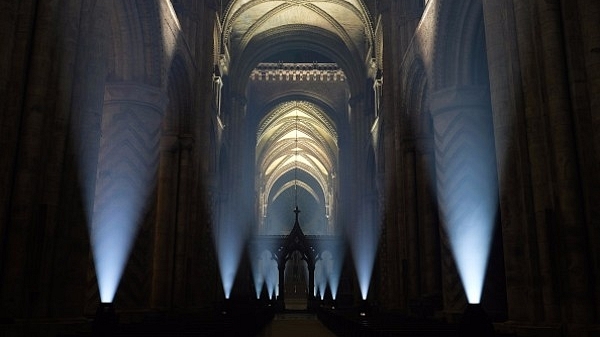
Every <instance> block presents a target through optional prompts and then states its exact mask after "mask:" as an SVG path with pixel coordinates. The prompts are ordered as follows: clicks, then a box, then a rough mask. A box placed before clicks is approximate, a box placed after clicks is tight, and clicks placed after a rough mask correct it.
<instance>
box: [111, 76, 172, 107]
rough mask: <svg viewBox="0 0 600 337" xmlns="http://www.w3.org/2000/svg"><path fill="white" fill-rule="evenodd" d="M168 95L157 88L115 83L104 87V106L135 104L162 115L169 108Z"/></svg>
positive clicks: (133, 83)
mask: <svg viewBox="0 0 600 337" xmlns="http://www.w3.org/2000/svg"><path fill="white" fill-rule="evenodd" d="M168 101H169V99H168V97H167V95H166V94H165V93H164V92H163V91H162V90H161V89H160V88H157V87H153V86H149V85H146V84H143V83H136V82H113V83H107V84H106V85H105V86H104V105H105V106H106V105H112V104H134V105H143V106H146V107H149V108H152V109H154V110H156V111H157V112H159V113H160V114H161V115H163V114H164V111H165V109H166V107H167V103H168Z"/></svg>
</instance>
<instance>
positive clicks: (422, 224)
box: [415, 135, 441, 297]
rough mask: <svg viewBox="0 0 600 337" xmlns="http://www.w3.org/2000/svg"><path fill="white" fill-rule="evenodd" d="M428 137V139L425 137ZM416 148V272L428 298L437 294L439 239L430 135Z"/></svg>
mask: <svg viewBox="0 0 600 337" xmlns="http://www.w3.org/2000/svg"><path fill="white" fill-rule="evenodd" d="M429 137H431V138H429ZM417 144H419V146H418V147H417V150H416V155H417V159H416V164H415V165H416V172H417V177H416V178H417V182H416V189H417V192H416V198H417V219H418V226H419V246H420V247H421V253H420V254H419V259H420V275H421V294H422V295H423V296H426V297H432V296H434V295H439V294H440V293H441V283H440V278H441V275H440V246H439V245H440V240H439V227H438V218H437V216H436V213H435V212H432V211H431V210H433V209H436V208H437V203H436V202H435V194H434V191H435V188H434V184H435V175H434V174H433V172H432V171H433V168H434V167H435V155H434V153H433V135H431V136H428V137H427V138H420V139H418V141H417Z"/></svg>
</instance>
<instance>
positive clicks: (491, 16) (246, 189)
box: [0, 0, 600, 336]
mask: <svg viewBox="0 0 600 337" xmlns="http://www.w3.org/2000/svg"><path fill="white" fill-rule="evenodd" d="M0 8H1V10H0V28H1V29H0V42H1V43H2V46H3V47H2V48H0V60H1V62H0V106H1V114H0V121H1V123H0V128H1V129H0V148H1V149H2V151H0V183H1V184H2V186H3V188H2V189H0V206H1V207H0V238H1V239H2V240H1V241H0V331H2V329H4V328H3V327H5V326H6V325H2V324H4V323H2V322H15V321H16V322H19V321H27V322H38V321H39V322H41V321H44V322H48V321H53V320H56V321H65V320H76V319H78V318H82V317H88V316H90V315H93V313H94V311H95V310H96V307H97V305H98V302H99V291H98V282H97V280H96V276H95V271H94V259H93V258H92V248H91V247H92V244H93V242H91V240H90V238H89V237H90V236H89V235H88V234H89V233H88V232H89V231H88V227H89V228H92V227H91V225H90V226H86V224H88V225H89V224H90V223H91V222H92V220H91V219H95V218H94V215H93V214H96V213H97V212H103V211H105V210H104V209H103V207H107V206H106V205H107V202H108V201H107V200H108V199H110V198H111V197H110V191H112V190H114V189H115V188H117V187H115V186H116V185H119V184H121V185H126V186H134V188H135V189H137V190H140V191H141V190H143V191H144V192H140V193H141V194H140V197H139V198H140V199H139V200H141V201H138V202H137V204H136V205H138V206H139V207H138V208H136V209H139V211H137V214H135V216H134V219H137V220H134V221H133V223H134V224H135V226H134V227H133V229H131V230H130V232H132V233H133V242H132V245H131V248H130V249H126V251H127V252H128V254H127V255H126V256H127V261H126V265H125V266H124V271H123V275H122V278H121V280H120V283H119V287H118V290H117V291H116V297H115V303H116V304H117V306H118V310H119V312H120V314H121V315H122V317H127V315H128V314H131V315H132V316H135V315H138V316H139V315H140V313H144V312H156V311H161V312H163V311H166V312H169V311H178V312H184V311H185V310H188V309H189V310H198V309H203V308H211V307H214V306H216V305H217V303H220V302H221V301H222V300H223V287H224V286H223V285H222V284H223V283H222V281H223V279H224V278H225V277H226V274H227V273H223V269H222V266H220V263H224V262H223V261H224V260H225V259H224V258H223V255H224V254H226V253H227V254H238V255H237V256H236V257H234V258H233V259H232V261H237V264H236V265H235V266H234V268H233V269H234V270H235V278H234V279H233V280H232V281H231V283H232V289H231V298H232V300H237V301H246V300H248V301H250V299H252V298H254V297H255V296H258V297H263V298H266V297H272V298H275V299H279V300H280V302H281V303H279V304H280V305H283V306H285V305H286V304H287V305H288V306H290V303H291V302H290V301H291V300H292V299H296V300H298V299H300V302H302V301H304V300H306V302H305V303H306V304H305V305H304V307H309V308H310V307H311V305H314V304H315V303H316V301H317V299H318V298H319V297H320V296H323V297H325V298H326V299H327V298H329V299H331V300H332V297H335V296H336V295H337V297H338V301H339V304H340V305H348V306H352V305H356V303H358V302H359V301H360V298H361V290H362V289H361V284H362V281H361V276H360V274H361V273H362V269H361V268H362V267H358V266H359V265H360V264H359V262H358V261H359V260H361V258H362V257H365V256H372V258H370V262H369V263H368V264H369V265H370V266H371V267H370V268H372V272H370V273H369V272H367V274H368V279H369V280H370V283H369V284H368V285H367V290H368V297H367V301H368V302H369V303H370V304H371V305H373V306H376V307H377V308H378V309H377V310H379V311H380V312H386V311H389V312H400V313H403V314H406V315H421V316H422V315H425V316H427V317H429V318H435V319H439V320H442V321H449V322H455V321H456V320H457V319H458V317H460V315H461V314H462V312H463V311H464V308H465V306H466V304H467V297H466V295H465V290H464V289H463V285H462V283H461V276H459V272H458V270H459V269H460V267H459V268H457V265H456V261H455V260H454V259H453V256H454V255H453V250H452V244H453V243H452V242H451V241H452V240H451V239H452V235H451V234H450V232H451V230H450V228H451V226H452V223H451V221H450V219H451V217H449V216H448V214H454V213H453V212H452V210H453V209H456V208H457V207H460V204H461V201H460V199H459V201H458V202H452V200H454V199H452V198H453V195H454V194H460V193H466V194H469V191H470V189H471V188H472V187H474V186H475V185H481V184H479V183H481V182H480V181H477V183H473V181H476V178H472V172H473V170H474V169H473V166H474V165H473V164H475V163H484V165H488V166H489V167H491V168H492V170H491V172H492V174H490V175H487V176H485V178H486V179H485V181H483V183H482V184H483V185H484V186H485V187H484V188H488V189H492V194H493V196H494V197H493V198H491V199H493V202H492V205H490V207H489V208H490V211H489V213H492V215H491V219H492V220H491V222H492V225H493V227H492V228H493V230H492V232H491V234H490V235H491V239H482V240H484V241H490V242H491V250H490V255H489V262H488V264H487V273H486V274H485V275H486V276H485V280H484V287H483V293H482V299H481V303H482V305H483V306H484V307H485V308H486V310H487V312H488V313H489V314H490V316H491V317H492V319H493V320H494V321H495V322H496V328H497V329H501V330H503V331H505V332H507V333H514V334H515V335H517V336H518V335H527V336H529V335H539V336H542V335H548V336H559V335H564V336H592V335H593V336H596V335H597V334H598V333H600V326H599V325H598V322H600V287H599V286H600V245H599V244H598V242H600V176H599V175H598V174H597V172H598V171H599V170H600V132H599V130H600V21H599V20H598V18H599V17H600V2H598V1H596V0H572V1H566V0H555V1H546V0H464V1H450V0H428V1H426V0H373V1H370V0H369V1H367V0H314V1H312V0H229V1H228V0H221V1H216V0H206V1H192V0H152V1H116V0H114V1H113V0H111V1H92V0H77V1H75V0H72V1H48V0H41V1H29V0H27V1H3V2H2V4H1V5H0ZM123 121H125V122H123ZM475 137H478V138H475ZM480 149H485V151H484V152H485V153H483V154H481V156H479V157H477V158H476V162H473V161H469V160H468V159H465V158H466V157H468V154H469V153H473V152H478V151H479V150H480ZM477 165H478V164H477ZM122 167H126V170H130V173H131V174H129V175H128V176H127V177H126V178H123V179H124V180H119V179H117V178H116V174H115V172H116V171H117V170H120V169H121V168H122ZM457 167H458V171H459V172H460V173H455V172H456V171H454V170H456V169H457ZM457 177H458V178H457ZM449 186H450V187H449ZM465 186H467V187H465ZM106 193H108V194H106ZM460 195H464V194H460ZM118 197H119V198H122V197H123V196H122V195H121V196H118ZM467 199H468V198H467ZM462 200H463V201H464V198H463V199H462ZM296 207H297V209H299V210H300V212H301V213H299V214H298V212H296V214H294V212H293V211H294V209H296ZM463 207H464V206H463ZM467 207H468V206H467ZM90 231H91V230H90ZM236 235H237V236H236ZM233 236H236V237H235V238H234V239H231V240H229V239H228V238H229V237H233ZM118 242H120V241H118ZM365 247H367V248H366V249H365ZM369 254H370V255H369ZM366 260H369V258H367V259H366ZM369 270H370V269H369ZM286 283H287V285H286ZM300 288H302V289H301V291H299V290H298V289H300ZM292 293H293V294H292ZM300 293H301V294H302V295H300V296H298V295H297V294H300ZM286 296H287V297H289V301H288V302H287V303H285V302H284V300H285V299H286ZM295 303H298V302H295ZM32 324H33V323H32Z"/></svg>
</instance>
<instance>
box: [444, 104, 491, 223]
mask: <svg viewBox="0 0 600 337" xmlns="http://www.w3.org/2000/svg"><path fill="white" fill-rule="evenodd" d="M439 117H447V119H446V120H443V121H436V123H435V140H436V141H435V147H436V148H435V151H436V174H437V186H438V193H439V194H438V200H439V204H440V207H441V209H442V212H443V215H444V217H445V219H446V220H450V221H456V220H460V219H462V218H463V217H464V216H465V213H464V212H469V209H466V207H459V206H460V205H465V204H469V203H470V205H474V204H477V202H478V201H479V200H477V199H480V198H482V194H481V193H473V192H474V191H482V190H483V191H487V192H489V193H487V194H484V195H483V196H484V197H485V195H493V193H496V192H495V188H494V184H495V157H494V156H495V154H494V147H493V134H492V130H491V127H490V126H489V125H490V124H489V121H488V120H487V119H486V118H485V117H484V116H483V114H474V113H462V112H461V113H458V114H453V115H450V114H447V115H444V116H439Z"/></svg>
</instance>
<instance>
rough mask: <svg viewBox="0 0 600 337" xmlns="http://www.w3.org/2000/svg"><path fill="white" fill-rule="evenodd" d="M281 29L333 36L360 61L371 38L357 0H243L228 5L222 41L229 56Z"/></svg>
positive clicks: (365, 17) (371, 34)
mask: <svg viewBox="0 0 600 337" xmlns="http://www.w3.org/2000/svg"><path fill="white" fill-rule="evenodd" d="M283 31H285V32H288V33H298V34H303V33H313V34H319V35H322V36H329V37H335V38H336V39H339V40H340V41H341V42H342V44H343V45H344V46H345V48H346V49H347V51H349V52H350V53H351V54H352V55H354V56H356V57H358V58H359V59H360V60H365V59H366V58H367V55H368V54H369V53H370V50H371V41H372V40H373V31H372V24H371V19H370V17H369V15H368V11H367V9H366V8H365V6H364V4H363V3H362V2H361V1H360V0H315V1H308V0H287V1H281V0H246V1H233V2H232V3H231V4H230V5H229V7H228V9H227V12H226V14H225V19H224V24H223V43H224V45H225V46H227V47H228V48H229V53H230V54H231V55H240V54H242V53H243V52H244V51H245V49H246V48H247V47H248V45H249V43H250V42H251V41H252V40H256V39H259V40H263V39H266V40H268V37H269V36H272V35H276V34H279V33H281V32H283ZM266 40H265V41H266Z"/></svg>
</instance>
